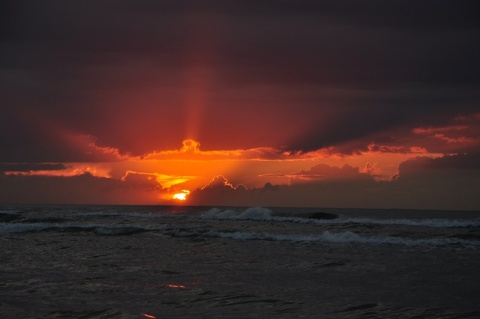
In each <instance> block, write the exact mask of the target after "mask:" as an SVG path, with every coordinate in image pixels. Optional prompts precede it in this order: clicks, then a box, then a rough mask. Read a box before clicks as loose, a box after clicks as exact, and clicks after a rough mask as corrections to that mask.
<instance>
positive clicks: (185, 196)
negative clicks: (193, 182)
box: [173, 189, 190, 201]
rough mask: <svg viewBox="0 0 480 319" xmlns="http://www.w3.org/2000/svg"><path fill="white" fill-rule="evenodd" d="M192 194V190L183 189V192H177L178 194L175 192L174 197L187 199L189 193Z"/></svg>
mask: <svg viewBox="0 0 480 319" xmlns="http://www.w3.org/2000/svg"><path fill="white" fill-rule="evenodd" d="M188 194H190V191H189V190H186V189H184V190H182V192H181V193H176V194H173V199H178V200H182V201H183V200H187V195H188Z"/></svg>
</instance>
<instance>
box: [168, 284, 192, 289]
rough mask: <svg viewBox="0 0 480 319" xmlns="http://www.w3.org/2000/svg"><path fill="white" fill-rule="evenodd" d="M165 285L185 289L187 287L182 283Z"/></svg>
mask: <svg viewBox="0 0 480 319" xmlns="http://www.w3.org/2000/svg"><path fill="white" fill-rule="evenodd" d="M167 287H169V288H174V289H185V288H187V287H185V286H184V285H175V284H168V285H167Z"/></svg>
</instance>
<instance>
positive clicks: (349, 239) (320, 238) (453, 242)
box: [168, 230, 480, 247]
mask: <svg viewBox="0 0 480 319" xmlns="http://www.w3.org/2000/svg"><path fill="white" fill-rule="evenodd" d="M168 233H169V234H170V235H171V236H174V237H207V238H225V239H233V240H267V241H288V242H308V243H315V242H317V243H338V244H350V243H352V244H369V245H403V246H433V247H438V246H459V245H460V246H470V247H478V246H480V242H478V241H470V240H464V239H455V238H435V239H410V238H402V237H392V236H372V237H366V236H361V235H358V234H356V233H354V232H351V231H346V232H340V233H332V232H330V231H324V232H323V233H322V234H320V235H281V234H270V233H255V232H239V231H234V232H222V231H207V232H191V231H185V230H174V231H170V232H168Z"/></svg>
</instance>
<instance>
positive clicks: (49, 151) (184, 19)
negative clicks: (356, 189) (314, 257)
mask: <svg viewBox="0 0 480 319" xmlns="http://www.w3.org/2000/svg"><path fill="white" fill-rule="evenodd" d="M2 3H3V4H2V10H1V11H2V13H1V14H2V19H1V23H2V27H1V33H0V36H1V38H0V41H1V42H0V47H1V49H2V50H1V52H2V53H1V56H0V93H1V101H0V103H1V104H2V109H1V111H0V112H1V117H0V134H1V135H2V136H5V137H6V138H2V139H1V140H0V148H1V149H2V154H1V156H0V161H54V160H57V161H62V160H66V161H79V160H81V159H86V158H88V156H84V155H85V154H83V155H81V154H78V152H75V151H74V150H72V149H71V148H69V146H68V145H65V144H62V143H61V142H60V141H59V140H61V139H59V138H58V136H57V135H55V134H47V133H45V132H44V130H43V129H42V127H44V126H45V125H47V126H48V125H59V126H64V127H68V128H69V129H71V130H73V131H75V132H80V133H84V134H91V135H93V136H96V137H97V138H98V139H99V143H100V144H102V145H107V146H114V147H118V148H119V149H121V150H122V151H126V152H127V151H130V152H133V153H136V154H142V153H145V152H148V151H151V150H152V145H150V144H145V145H143V144H142V143H139V142H138V137H137V136H135V137H130V136H131V135H132V133H131V132H139V134H140V135H141V136H150V137H151V138H152V139H157V140H158V142H157V143H158V144H157V145H158V146H159V147H164V146H165V145H166V146H168V147H170V146H172V145H176V144H178V142H179V141H180V140H181V139H182V137H184V136H183V134H184V131H185V128H184V126H185V124H182V120H184V118H185V114H184V113H186V112H187V110H185V109H184V108H183V104H184V100H183V98H182V96H184V95H185V90H186V88H185V79H184V74H185V73H188V70H190V69H192V68H193V67H198V66H201V67H205V68H206V69H209V70H212V73H214V74H215V78H214V79H213V80H212V83H211V84H210V86H209V87H207V88H206V90H207V91H208V94H209V99H208V101H207V104H208V108H207V110H206V111H205V113H206V114H205V115H204V117H205V126H206V127H208V128H209V131H211V132H213V133H212V135H217V136H220V135H236V136H234V137H233V136H232V137H231V139H228V141H216V143H217V144H214V143H212V146H211V147H210V148H215V147H223V148H225V147H229V146H230V145H229V143H232V141H234V142H236V143H239V144H238V145H239V146H238V147H246V146H248V147H253V146H272V145H270V144H269V143H273V142H271V141H270V140H269V139H268V134H266V133H268V132H269V131H272V130H274V129H275V128H276V127H277V126H278V125H279V123H283V122H281V121H280V119H276V118H275V121H274V120H268V117H269V114H270V113H276V114H282V116H284V117H285V118H286V119H288V120H289V121H295V120H298V121H299V122H300V124H298V125H297V126H298V127H302V131H299V132H297V133H295V134H292V137H291V138H283V137H282V140H281V141H275V142H274V143H276V144H277V145H273V146H283V147H285V148H286V149H293V150H301V151H309V150H314V149H318V148H321V147H326V146H334V145H342V144H345V145H344V151H345V152H346V153H349V152H353V151H355V150H358V149H361V148H362V147H363V148H365V145H368V143H369V142H371V141H372V140H371V139H373V138H374V139H375V140H379V139H382V138H386V137H384V136H382V134H381V133H382V132H385V131H388V130H390V129H392V127H400V128H405V127H407V128H413V127H415V126H418V125H422V124H424V123H441V122H446V121H448V120H449V119H451V118H452V117H453V116H456V115H458V114H467V113H471V112H473V111H475V110H477V109H478V103H479V101H480V93H479V92H480V90H479V77H478V74H480V65H479V64H478V63H477V57H478V56H479V54H480V45H479V44H478V41H477V39H478V37H479V33H480V31H479V30H480V27H479V23H478V21H479V19H478V14H477V11H476V10H474V5H475V4H476V2H475V1H442V0H439V1H433V0H429V1H403V0H402V1H400V0H395V1H380V0H375V1H354V0H348V1H261V0H260V1H126V0H120V1H113V0H109V1H101V0H96V1H93V0H92V1H28V0H15V1H3V2H2ZM202 45H203V46H206V47H209V49H210V50H211V52H209V54H202V52H201V50H200V49H199V47H202ZM197 50H198V52H197ZM265 86H269V87H273V88H274V89H273V90H272V91H271V92H266V91H263V92H264V93H255V92H257V91H258V90H260V91H262V89H261V88H262V87H265ZM257 87H258V88H260V89H258V90H256V89H255V88H257ZM232 90H236V91H237V92H240V93H238V94H231V93H230V92H231V91H232ZM265 92H266V93H265ZM367 93H368V94H367ZM132 96H133V97H132ZM105 97H108V98H110V99H111V100H107V99H106V98H105ZM142 99H145V100H148V102H145V101H143V100H142ZM151 101H154V102H151ZM119 102H120V103H119ZM122 103H123V104H122ZM282 103H283V104H284V105H281V104H282ZM224 113H225V115H224V120H223V121H219V120H218V118H217V117H215V116H213V114H224ZM231 113H234V114H235V116H230V115H231ZM247 113H248V114H249V115H248V116H247V115H245V114H247ZM305 114H307V116H305ZM39 118H45V119H48V122H49V123H48V124H44V125H39V123H38V121H39V120H38V119H39ZM307 119H308V120H307ZM238 121H242V122H247V123H249V124H250V129H251V130H256V131H258V135H259V136H263V138H258V139H256V140H254V139H250V141H251V142H250V143H254V142H258V143H261V145H250V144H248V145H247V144H245V142H242V140H241V137H238V134H239V133H238V132H239V130H240V129H241V127H240V126H239V125H238V124H237V122H238ZM107 123H109V125H107ZM172 123H180V124H176V125H173V124H172ZM218 123H219V124H218ZM292 125H296V124H292ZM282 126H283V125H282ZM233 128H234V129H235V130H236V131H233ZM167 133H168V136H173V137H174V139H176V141H173V142H167V141H164V140H165V136H166V135H167ZM264 133H265V134H264ZM52 135H53V136H52ZM237 140H238V141H237ZM354 141H357V142H356V143H352V142H354ZM209 143H211V142H209V141H206V142H205V143H204V145H206V146H208V145H209ZM222 143H223V144H222ZM242 143H243V144H242ZM213 144H214V145H213ZM346 144H348V146H347V145H346Z"/></svg>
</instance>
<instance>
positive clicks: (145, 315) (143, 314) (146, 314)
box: [140, 312, 157, 319]
mask: <svg viewBox="0 0 480 319" xmlns="http://www.w3.org/2000/svg"><path fill="white" fill-rule="evenodd" d="M140 314H141V315H142V316H144V317H145V318H152V319H156V318H157V317H155V316H153V315H149V314H148V313H144V312H141V313H140Z"/></svg>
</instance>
